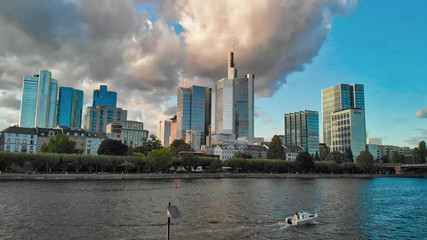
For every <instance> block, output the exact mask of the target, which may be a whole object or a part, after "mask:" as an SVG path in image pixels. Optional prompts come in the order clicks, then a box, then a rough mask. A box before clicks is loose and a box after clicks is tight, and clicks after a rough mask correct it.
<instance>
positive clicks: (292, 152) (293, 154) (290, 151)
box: [283, 145, 304, 161]
mask: <svg viewBox="0 0 427 240" xmlns="http://www.w3.org/2000/svg"><path fill="white" fill-rule="evenodd" d="M283 150H284V151H285V154H286V160H288V161H295V160H296V159H297V156H298V154H299V153H301V152H304V148H302V147H300V146H294V145H283Z"/></svg>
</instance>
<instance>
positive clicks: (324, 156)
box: [320, 148, 329, 160]
mask: <svg viewBox="0 0 427 240" xmlns="http://www.w3.org/2000/svg"><path fill="white" fill-rule="evenodd" d="M328 156H329V150H328V148H322V152H321V154H320V159H321V160H327V159H328Z"/></svg>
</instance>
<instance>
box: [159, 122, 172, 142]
mask: <svg viewBox="0 0 427 240" xmlns="http://www.w3.org/2000/svg"><path fill="white" fill-rule="evenodd" d="M156 135H157V138H159V139H160V141H161V142H162V145H163V147H165V148H167V147H169V144H170V143H169V140H170V136H171V122H170V121H168V120H158V121H157V131H156Z"/></svg>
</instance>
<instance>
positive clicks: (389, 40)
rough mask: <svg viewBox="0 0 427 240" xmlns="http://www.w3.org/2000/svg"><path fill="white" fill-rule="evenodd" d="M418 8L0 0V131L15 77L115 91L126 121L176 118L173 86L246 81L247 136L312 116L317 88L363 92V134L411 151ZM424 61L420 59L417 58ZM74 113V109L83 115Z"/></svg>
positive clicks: (423, 113) (330, 1) (323, 2)
mask: <svg viewBox="0 0 427 240" xmlns="http://www.w3.org/2000/svg"><path fill="white" fill-rule="evenodd" d="M424 9H427V1H424V0H411V1H399V0H389V1H382V0H369V1H367V0H359V1H355V0H347V1H346V0H298V1H296V0H253V1H247V0H233V1H230V0H204V1H198V0H178V1H152V0H129V1H126V0H123V1H116V0H100V1H91V0H58V1H48V0H40V1H30V0H24V1H14V0H2V1H0V36H1V37H0V39H1V41H0V129H4V128H6V127H7V126H9V125H14V124H17V123H19V108H20V101H21V95H22V79H23V76H24V75H33V74H36V73H38V71H39V70H42V69H47V70H50V71H51V72H52V75H53V77H54V78H55V79H57V80H58V82H59V85H60V86H65V87H74V88H77V89H82V90H83V91H84V92H85V97H84V102H85V107H86V106H89V105H90V104H91V102H92V93H93V90H94V89H98V88H99V85H101V84H107V85H108V88H109V90H111V91H117V92H118V104H117V105H118V107H122V108H124V109H126V110H128V119H130V120H138V121H143V122H144V128H146V129H148V130H149V131H150V133H155V131H156V121H157V120H160V119H169V118H171V117H173V115H175V114H176V90H177V87H178V86H185V87H188V86H191V85H192V84H196V85H203V86H208V87H212V86H213V84H214V83H215V82H216V81H218V80H219V79H221V78H223V77H226V75H227V52H228V51H230V50H232V42H233V38H234V39H235V48H234V51H235V65H236V68H237V69H238V75H239V76H243V75H246V74H247V73H254V74H255V77H256V79H255V92H256V99H255V106H256V108H255V112H256V118H255V135H256V136H259V137H264V138H266V140H269V139H271V137H272V136H273V135H275V134H283V131H284V129H283V127H284V126H283V125H284V124H283V118H284V114H285V113H291V112H296V111H301V110H306V109H308V110H315V111H318V112H319V120H320V135H321V138H322V128H321V121H322V120H321V90H322V89H326V88H329V87H332V86H335V85H337V84H339V83H348V84H353V83H359V84H364V85H365V106H366V129H367V135H368V137H378V138H382V141H383V144H387V145H399V146H410V147H414V146H416V145H417V144H418V142H419V141H420V140H427V98H426V96H427V70H426V68H425V67H424V65H425V59H426V57H425V56H427V46H426V45H427V42H426V41H425V39H427V29H426V28H425V23H426V22H427V13H426V12H425V11H424ZM423 60H424V61H423ZM84 111H85V109H84Z"/></svg>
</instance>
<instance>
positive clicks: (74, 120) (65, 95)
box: [58, 87, 83, 128]
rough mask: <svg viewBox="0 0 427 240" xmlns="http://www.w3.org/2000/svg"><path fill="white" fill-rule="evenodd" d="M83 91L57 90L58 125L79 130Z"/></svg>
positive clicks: (63, 88) (61, 88)
mask: <svg viewBox="0 0 427 240" xmlns="http://www.w3.org/2000/svg"><path fill="white" fill-rule="evenodd" d="M82 109H83V91H82V90H77V89H74V88H69V87H60V88H59V100H58V125H59V126H66V127H69V128H81V125H82Z"/></svg>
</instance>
